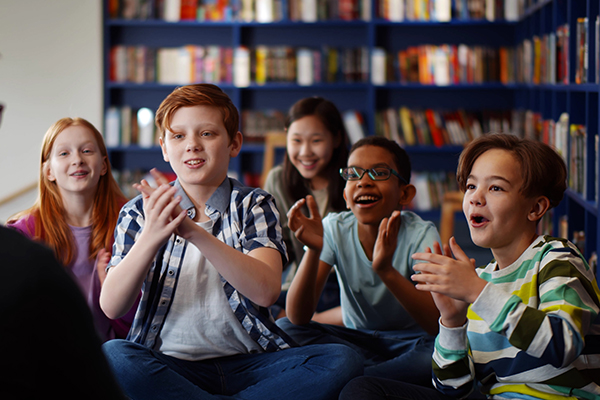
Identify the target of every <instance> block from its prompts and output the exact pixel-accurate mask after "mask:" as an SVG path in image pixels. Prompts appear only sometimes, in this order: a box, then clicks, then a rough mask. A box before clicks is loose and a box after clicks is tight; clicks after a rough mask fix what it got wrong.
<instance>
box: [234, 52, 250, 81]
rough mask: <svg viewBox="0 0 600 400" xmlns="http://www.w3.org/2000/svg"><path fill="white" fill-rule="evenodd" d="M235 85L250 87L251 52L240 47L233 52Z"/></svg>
mask: <svg viewBox="0 0 600 400" xmlns="http://www.w3.org/2000/svg"><path fill="white" fill-rule="evenodd" d="M233 84H234V85H235V86H237V87H248V86H250V51H249V50H248V48H247V47H244V46H240V47H238V48H236V49H235V50H234V52H233Z"/></svg>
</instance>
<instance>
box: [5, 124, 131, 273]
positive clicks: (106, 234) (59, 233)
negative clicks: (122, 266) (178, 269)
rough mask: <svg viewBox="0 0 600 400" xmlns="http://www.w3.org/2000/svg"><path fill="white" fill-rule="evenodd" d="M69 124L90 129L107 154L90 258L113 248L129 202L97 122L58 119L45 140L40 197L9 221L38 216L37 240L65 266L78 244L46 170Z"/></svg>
mask: <svg viewBox="0 0 600 400" xmlns="http://www.w3.org/2000/svg"><path fill="white" fill-rule="evenodd" d="M70 126H83V127H86V128H88V129H89V130H90V131H91V132H92V133H93V134H94V137H95V139H96V142H97V144H98V148H99V150H100V153H101V154H102V156H103V157H106V166H107V169H106V173H105V174H104V175H102V176H101V177H100V180H99V181H98V189H97V190H96V196H95V198H94V204H93V206H92V207H93V210H92V236H91V238H90V248H89V254H90V259H94V258H96V256H97V254H98V251H100V249H107V250H109V251H110V250H111V247H112V243H113V239H114V236H113V235H114V230H115V226H116V224H117V219H118V216H119V211H120V210H121V207H122V206H123V204H125V202H127V198H126V197H125V196H124V195H123V193H122V192H121V189H120V188H119V185H118V184H117V182H116V181H115V179H114V177H113V175H112V171H111V168H110V162H109V160H108V152H107V151H106V145H105V144H104V139H103V138H102V134H101V133H100V132H99V131H98V130H97V129H96V128H95V127H94V125H92V124H91V123H89V122H88V121H87V120H85V119H83V118H62V119H60V120H58V121H56V122H55V123H54V124H53V125H52V126H51V127H50V128H49V129H48V131H46V134H45V135H44V139H43V142H42V152H41V160H40V177H39V183H38V198H37V200H36V202H35V204H34V205H33V206H32V207H31V208H29V209H27V210H25V211H22V212H20V213H18V214H15V215H14V216H12V217H11V218H10V219H9V221H8V222H9V223H10V222H13V221H16V220H18V219H19V218H22V217H25V216H27V215H31V216H33V217H34V218H35V233H34V239H36V240H40V241H42V242H44V243H46V244H47V245H48V246H49V247H50V248H51V249H52V250H53V251H54V254H55V256H56V258H57V259H58V260H59V261H61V262H62V263H63V265H69V264H70V263H71V261H73V257H74V256H75V253H76V251H75V244H74V239H73V237H72V234H71V230H70V228H69V225H68V224H67V222H66V220H65V218H64V215H65V214H66V211H65V208H64V206H63V201H62V197H61V195H60V191H59V188H58V186H57V184H56V182H53V181H50V180H48V177H47V174H46V173H45V170H46V165H47V162H48V159H49V158H50V154H51V152H52V146H53V145H54V142H55V140H56V138H57V137H58V135H59V134H60V133H61V132H62V131H63V130H65V129H66V128H68V127H70Z"/></svg>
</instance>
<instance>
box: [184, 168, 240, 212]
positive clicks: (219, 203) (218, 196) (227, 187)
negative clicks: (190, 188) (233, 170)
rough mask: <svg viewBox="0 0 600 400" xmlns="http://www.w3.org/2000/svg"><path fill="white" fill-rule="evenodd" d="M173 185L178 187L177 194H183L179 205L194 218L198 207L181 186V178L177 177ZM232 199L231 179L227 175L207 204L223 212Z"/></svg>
mask: <svg viewBox="0 0 600 400" xmlns="http://www.w3.org/2000/svg"><path fill="white" fill-rule="evenodd" d="M173 186H175V187H176V188H177V192H176V193H175V195H176V196H181V203H179V205H180V206H181V208H183V209H185V210H187V215H188V217H190V218H192V219H194V218H195V217H196V208H195V207H194V203H192V201H191V200H190V198H189V197H188V195H187V194H186V193H185V190H183V188H182V187H181V183H180V182H179V179H176V180H175V182H173ZM230 199H231V181H230V180H229V178H228V177H225V179H224V180H223V182H222V183H221V184H220V185H219V187H218V188H217V190H215V192H214V193H213V194H212V196H210V198H209V199H208V201H207V202H206V205H207V206H209V207H210V208H211V209H214V210H217V211H218V212H219V213H221V214H223V213H224V212H225V211H226V210H227V207H229V200H230Z"/></svg>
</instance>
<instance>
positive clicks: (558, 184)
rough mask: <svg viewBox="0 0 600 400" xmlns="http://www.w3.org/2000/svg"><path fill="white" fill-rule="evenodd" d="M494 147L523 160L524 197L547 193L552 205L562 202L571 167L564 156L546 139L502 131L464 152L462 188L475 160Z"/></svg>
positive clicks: (459, 177)
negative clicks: (568, 170)
mask: <svg viewBox="0 0 600 400" xmlns="http://www.w3.org/2000/svg"><path fill="white" fill-rule="evenodd" d="M492 149H501V150H506V151H508V152H510V153H511V154H512V155H513V156H514V157H515V158H516V160H517V161H518V162H519V164H520V166H521V171H522V176H523V187H521V190H520V192H521V194H523V196H525V197H528V198H531V197H536V196H546V197H547V198H548V200H550V207H551V208H552V207H556V206H557V205H558V204H559V203H560V202H561V200H562V198H563V195H564V193H565V190H566V189H567V167H566V166H565V162H564V161H563V159H562V157H561V156H560V155H558V153H557V152H556V151H554V149H552V148H551V147H550V146H548V145H546V144H544V143H542V142H538V141H535V140H531V139H521V138H518V137H517V136H514V135H508V134H500V133H495V134H489V135H484V136H482V137H480V138H478V139H475V140H473V141H472V142H471V143H470V144H469V145H468V146H467V147H466V148H465V149H464V150H463V151H462V153H461V155H460V158H459V160H458V169H457V171H456V179H457V180H458V187H459V188H460V190H461V191H463V192H464V191H465V190H466V185H467V179H468V177H469V175H470V174H471V169H472V168H473V164H474V163H475V160H477V159H478V158H479V156H481V155H482V154H483V153H485V152H486V151H488V150H492Z"/></svg>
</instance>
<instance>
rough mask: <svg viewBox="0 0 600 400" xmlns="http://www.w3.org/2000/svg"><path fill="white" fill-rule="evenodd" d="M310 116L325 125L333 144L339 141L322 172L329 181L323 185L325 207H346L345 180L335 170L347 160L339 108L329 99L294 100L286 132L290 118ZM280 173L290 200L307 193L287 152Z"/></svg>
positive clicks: (337, 170) (302, 180)
mask: <svg viewBox="0 0 600 400" xmlns="http://www.w3.org/2000/svg"><path fill="white" fill-rule="evenodd" d="M310 115H314V116H315V117H317V118H318V119H319V120H320V121H321V123H322V124H323V125H325V128H327V130H328V131H329V132H331V134H332V135H333V140H334V143H336V142H337V143H339V145H338V147H336V148H335V149H334V150H333V153H332V155H331V160H329V164H327V166H326V167H325V175H326V176H327V178H328V180H329V185H328V186H327V192H328V194H329V196H328V198H329V207H330V208H331V210H332V211H343V210H345V209H346V202H345V201H344V195H343V192H344V185H345V181H344V180H343V179H342V177H341V176H340V174H339V170H340V168H343V167H345V166H346V162H347V161H348V134H347V133H346V127H345V126H344V121H343V120H342V116H341V114H340V112H339V110H338V109H337V107H336V106H335V104H333V103H332V102H331V101H329V100H326V99H324V98H322V97H316V96H315V97H306V98H304V99H301V100H299V101H297V102H296V103H295V104H294V105H293V106H292V107H291V108H290V111H289V112H288V117H287V120H286V122H285V129H286V131H287V129H288V128H289V127H290V125H291V124H292V123H293V122H294V121H297V120H299V119H301V118H304V117H308V116H310ZM283 176H284V177H285V180H284V185H285V191H286V193H287V194H288V195H289V196H290V197H291V198H292V200H293V202H295V201H297V200H300V199H302V198H304V197H306V196H307V195H308V194H309V186H308V182H307V181H306V179H304V177H303V176H302V175H301V174H300V172H298V170H297V169H296V167H294V165H293V164H292V162H291V161H290V159H289V156H288V154H287V152H286V153H285V158H284V160H283Z"/></svg>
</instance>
